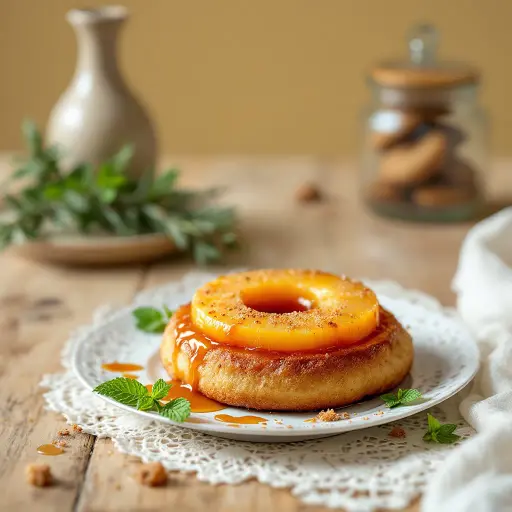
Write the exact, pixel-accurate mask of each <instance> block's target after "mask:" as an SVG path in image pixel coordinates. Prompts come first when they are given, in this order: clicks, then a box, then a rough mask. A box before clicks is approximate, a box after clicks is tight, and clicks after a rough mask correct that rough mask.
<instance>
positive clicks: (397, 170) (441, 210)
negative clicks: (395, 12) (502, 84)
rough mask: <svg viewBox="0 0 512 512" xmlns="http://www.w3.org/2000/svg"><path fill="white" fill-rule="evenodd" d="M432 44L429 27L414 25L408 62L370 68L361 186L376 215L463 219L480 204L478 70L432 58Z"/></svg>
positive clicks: (483, 125) (483, 129)
mask: <svg viewBox="0 0 512 512" xmlns="http://www.w3.org/2000/svg"><path fill="white" fill-rule="evenodd" d="M437 42H438V35H437V31H436V30H435V28H434V27H432V26H430V25H420V26H417V27H415V28H414V29H413V31H412V33H411V37H410V39H409V49H410V61H407V62H403V63H401V62H390V63H385V64H383V65H380V66H377V67H376V68H374V69H373V71H372V73H371V76H370V86H371V89H372V93H373V103H372V106H371V107H370V110H369V111H367V112H366V115H365V137H364V152H363V181H362V190H363V197H364V200H365V202H366V203H367V204H368V206H369V207H370V208H371V209H372V210H373V211H375V212H376V213H378V214H381V215H386V216H391V217H399V218H402V219H408V220H423V221H461V220H467V219H471V218H474V217H475V216H477V215H478V214H479V213H480V210H481V208H482V206H483V202H484V183H483V171H484V169H485V168H486V159H487V146H488V144H487V135H488V127H487V122H486V116H485V113H484V112H483V110H482V109H481V107H480V106H479V104H478V102H477V99H478V98H477V93H478V81H479V74H478V73H477V71H476V70H475V69H473V68H471V67H469V66H467V65H463V64H457V63H442V62H439V61H437V60H436V49H437Z"/></svg>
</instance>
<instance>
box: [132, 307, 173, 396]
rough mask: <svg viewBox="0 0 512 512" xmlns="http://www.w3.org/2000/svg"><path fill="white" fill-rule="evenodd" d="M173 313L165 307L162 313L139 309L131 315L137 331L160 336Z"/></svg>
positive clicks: (149, 308)
mask: <svg viewBox="0 0 512 512" xmlns="http://www.w3.org/2000/svg"><path fill="white" fill-rule="evenodd" d="M173 313H174V312H173V311H171V310H170V309H169V308H168V307H167V306H164V307H163V310H162V311H161V310H159V309H156V308H151V307H140V308H137V309H135V310H134V311H133V313H132V314H133V316H134V317H135V320H136V321H135V325H136V327H137V329H139V330H140V331H144V332H149V333H151V334H160V333H163V332H164V330H165V327H166V326H167V324H168V322H169V320H170V319H171V317H172V315H173ZM164 396H165V395H164Z"/></svg>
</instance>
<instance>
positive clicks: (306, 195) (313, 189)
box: [295, 183, 323, 203]
mask: <svg viewBox="0 0 512 512" xmlns="http://www.w3.org/2000/svg"><path fill="white" fill-rule="evenodd" d="M295 197H296V199H297V201H299V202H301V203H314V202H319V201H321V200H322V199H323V194H322V191H321V190H320V189H319V188H318V186H317V185H315V184H314V183H304V184H303V185H301V186H300V187H299V188H298V189H297V190H296V192H295Z"/></svg>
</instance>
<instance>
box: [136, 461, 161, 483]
mask: <svg viewBox="0 0 512 512" xmlns="http://www.w3.org/2000/svg"><path fill="white" fill-rule="evenodd" d="M136 478H137V481H138V482H139V484H141V485H145V486H147V487H161V486H163V485H165V484H166V483H167V471H165V468H164V467H163V466H162V464H161V463H160V462H149V463H147V464H141V466H140V468H139V470H138V473H137V475H136Z"/></svg>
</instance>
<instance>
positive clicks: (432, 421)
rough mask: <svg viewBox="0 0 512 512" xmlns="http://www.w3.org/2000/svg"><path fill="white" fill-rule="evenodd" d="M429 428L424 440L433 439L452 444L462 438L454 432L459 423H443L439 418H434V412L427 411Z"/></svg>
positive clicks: (437, 441) (435, 441) (436, 441)
mask: <svg viewBox="0 0 512 512" xmlns="http://www.w3.org/2000/svg"><path fill="white" fill-rule="evenodd" d="M427 421H428V430H427V432H426V433H425V435H424V436H423V440H424V441H433V442H434V443H440V444H452V443H455V442H456V441H458V440H459V439H460V436H458V435H457V434H454V432H455V430H456V428H457V425H453V424H452V423H446V424H445V425H441V423H440V422H439V420H437V419H436V418H434V416H432V414H430V413H427Z"/></svg>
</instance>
